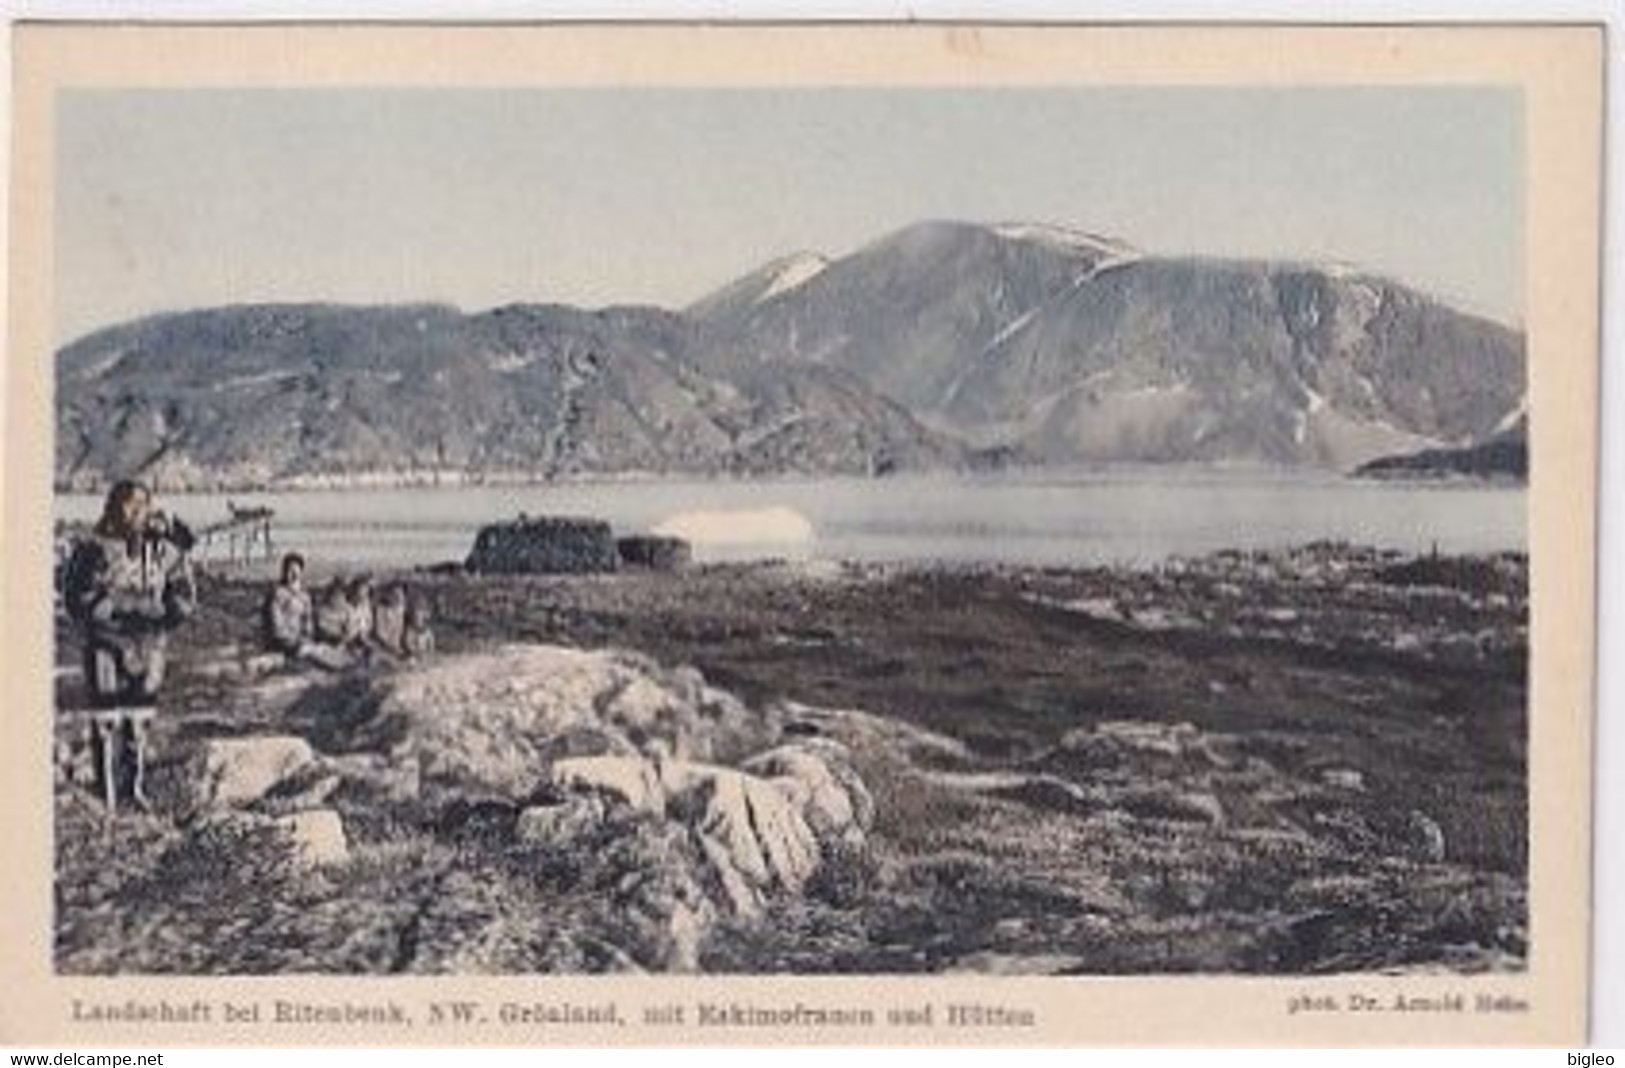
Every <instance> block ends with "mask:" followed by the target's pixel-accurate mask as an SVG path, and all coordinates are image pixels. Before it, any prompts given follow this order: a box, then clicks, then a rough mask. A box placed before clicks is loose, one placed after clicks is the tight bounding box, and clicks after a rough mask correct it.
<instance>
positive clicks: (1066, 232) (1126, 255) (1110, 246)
mask: <svg viewBox="0 0 1625 1068" xmlns="http://www.w3.org/2000/svg"><path fill="white" fill-rule="evenodd" d="M993 232H994V233H995V234H998V235H999V236H1000V237H1003V238H1007V239H1009V240H1011V241H1029V242H1032V243H1033V244H1037V245H1043V246H1045V247H1046V248H1051V249H1054V250H1055V251H1057V252H1067V253H1082V254H1085V255H1089V256H1102V257H1109V258H1111V259H1112V260H1114V261H1117V262H1123V261H1125V260H1128V259H1132V258H1134V257H1136V256H1138V255H1139V253H1138V252H1137V251H1136V250H1135V249H1134V248H1133V246H1131V245H1129V244H1127V243H1125V242H1122V241H1119V240H1117V239H1116V238H1114V237H1102V236H1101V235H1099V234H1091V233H1089V232H1087V231H1084V230H1073V229H1071V228H1070V227H1066V226H1054V225H1051V224H1048V223H1004V224H1002V225H999V226H995V227H993Z"/></svg>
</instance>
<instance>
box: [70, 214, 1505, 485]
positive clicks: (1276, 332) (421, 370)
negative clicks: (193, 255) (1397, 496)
mask: <svg viewBox="0 0 1625 1068" xmlns="http://www.w3.org/2000/svg"><path fill="white" fill-rule="evenodd" d="M1524 392H1525V383H1524V341H1523V337H1522V335H1521V334H1520V333H1518V332H1515V331H1513V330H1511V329H1508V328H1506V327H1503V326H1500V325H1498V324H1496V323H1493V322H1490V321H1487V320H1484V319H1481V318H1477V317H1474V316H1471V315H1468V314H1465V313H1462V312H1459V311H1456V310H1454V309H1452V308H1450V307H1448V306H1446V305H1444V304H1441V303H1439V302H1437V301H1435V300H1433V299H1431V298H1429V297H1427V296H1425V295H1423V294H1421V293H1419V292H1417V291H1415V290H1413V289H1410V288H1408V287H1406V286H1404V285H1402V284H1400V283H1398V282H1394V281H1392V280H1388V279H1384V278H1379V277H1376V276H1373V275H1370V274H1365V273H1362V272H1359V271H1356V270H1352V269H1349V268H1345V267H1341V266H1337V265H1328V264H1309V263H1277V262H1263V261H1256V262H1255V261H1223V260H1210V259H1199V258H1192V257H1181V256H1165V255H1152V254H1149V253H1145V252H1142V251H1140V250H1137V249H1134V248H1132V247H1130V246H1128V245H1126V244H1124V243H1123V242H1121V241H1117V240H1114V239H1111V238H1106V237H1100V236H1098V235H1093V234H1087V233H1083V232H1080V231H1074V230H1068V229H1064V228H1060V227H1054V226H1041V225H1026V224H1022V225H1005V226H982V225H972V224H967V223H956V222H928V223H920V224H917V225H914V226H910V227H907V228H905V229H903V230H900V231H898V232H896V233H893V234H889V235H886V236H884V237H881V238H879V239H878V240H876V241H875V242H873V243H871V244H869V245H867V246H865V247H863V248H861V249H858V250H857V251H855V252H852V253H850V254H848V255H845V256H841V257H836V258H831V257H827V256H823V255H819V254H813V253H807V254H800V255H797V256H793V257H789V258H786V259H783V260H779V261H775V262H774V263H771V264H768V265H767V266H765V267H763V268H760V269H758V270H756V271H753V272H751V273H749V274H747V275H745V276H744V277H742V278H741V279H739V280H737V281H736V282H734V283H732V284H730V285H728V286H725V287H724V288H723V289H721V290H720V291H718V292H717V293H714V294H712V295H710V296H708V297H705V298H703V299H701V300H699V301H697V302H695V303H694V304H692V305H690V306H689V307H688V308H685V309H683V310H681V311H671V310H663V309H657V308H648V307H611V308H604V309H599V310H590V311H589V310H583V309H578V308H572V307H566V306H561V305H556V304H522V305H513V306H509V307H503V308H497V309H493V310H489V311H483V312H479V313H473V314H465V313H463V312H460V311H458V310H456V309H453V308H449V307H445V306H440V305H418V306H395V307H341V306H331V305H314V304H312V305H258V306H237V307H227V308H215V309H199V310H194V311H188V312H178V313H175V314H168V315H159V316H155V317H152V318H148V319H143V320H140V321H137V322H133V323H128V324H124V325H120V326H114V327H110V328H108V329H105V330H102V331H99V332H97V333H94V334H92V335H90V336H88V337H85V338H81V339H78V340H76V341H74V342H73V343H71V344H69V345H67V346H66V347H64V348H63V349H62V350H61V351H60V352H59V354H58V358H57V432H56V433H57V450H56V471H55V475H56V481H57V483H58V485H59V486H61V487H69V488H75V489H83V490H88V489H93V488H96V487H99V486H102V485H105V484H107V483H108V482H110V481H111V480H113V479H116V478H119V477H126V476H129V475H139V476H142V477H145V478H147V479H149V480H152V481H155V482H156V483H158V484H159V486H160V487H161V488H165V489H178V488H194V489H196V488H227V489H253V488H272V487H297V486H308V485H327V484H335V483H337V484H343V483H346V482H353V481H357V480H363V479H369V480H374V481H380V480H381V481H408V482H409V481H431V480H436V479H447V480H470V479H473V480H478V479H485V478H497V477H521V478H535V479H544V478H556V477H568V476H572V475H605V474H621V473H629V472H638V473H655V474H673V473H683V474H706V475H717V474H735V475H760V474H775V475H776V474H787V473H819V474H830V473H841V474H860V475H869V474H884V473H887V472H889V471H894V470H900V469H916V470H918V469H956V468H963V467H966V466H981V465H987V464H991V463H1001V464H1008V463H1016V464H1075V463H1079V462H1094V461H1112V460H1131V461H1142V462H1171V461H1187V462H1188V461H1244V462H1265V463H1272V464H1288V465H1295V464H1307V465H1317V466H1322V467H1332V468H1337V469H1348V468H1352V467H1353V466H1355V465H1357V464H1359V463H1362V462H1365V461H1367V460H1371V459H1374V458H1377V457H1381V456H1386V455H1393V454H1401V453H1410V452H1415V451H1418V450H1421V449H1426V448H1446V447H1448V448H1459V447H1464V446H1472V445H1476V444H1480V443H1482V442H1483V441H1485V440H1486V439H1487V438H1489V437H1490V436H1491V435H1493V434H1494V433H1495V432H1496V431H1497V430H1498V429H1500V428H1501V427H1502V426H1503V424H1504V423H1505V421H1506V420H1507V418H1508V417H1509V413H1513V412H1515V411H1517V410H1519V409H1520V406H1521V404H1522V401H1523V397H1524Z"/></svg>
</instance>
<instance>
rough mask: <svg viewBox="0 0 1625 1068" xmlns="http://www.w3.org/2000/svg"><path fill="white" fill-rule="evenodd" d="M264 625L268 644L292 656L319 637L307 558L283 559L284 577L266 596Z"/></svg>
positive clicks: (294, 554) (298, 556)
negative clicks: (306, 587)
mask: <svg viewBox="0 0 1625 1068" xmlns="http://www.w3.org/2000/svg"><path fill="white" fill-rule="evenodd" d="M261 622H262V625H263V630H264V635H265V644H266V645H267V646H269V647H270V648H271V649H272V650H273V651H275V652H279V653H281V654H283V655H284V656H286V657H288V658H289V659H293V658H296V657H299V656H302V655H303V654H304V652H305V648H306V646H308V645H309V644H310V641H311V639H312V638H313V637H314V636H315V609H314V607H313V606H312V604H311V601H310V591H309V590H307V589H305V558H304V557H303V556H301V555H299V554H298V553H288V554H287V555H286V556H284V557H283V558H282V578H281V580H280V581H279V582H277V584H276V585H274V586H272V587H271V590H270V592H269V593H268V594H267V595H266V597H265V607H264V610H263V617H262V621H261Z"/></svg>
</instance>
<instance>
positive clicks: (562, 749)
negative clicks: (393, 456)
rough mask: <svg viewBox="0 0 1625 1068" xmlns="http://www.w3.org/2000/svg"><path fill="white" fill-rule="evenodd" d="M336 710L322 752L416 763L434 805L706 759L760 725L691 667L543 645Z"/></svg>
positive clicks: (362, 697) (476, 657) (405, 675)
mask: <svg viewBox="0 0 1625 1068" xmlns="http://www.w3.org/2000/svg"><path fill="white" fill-rule="evenodd" d="M324 700H325V699H324V698H323V696H322V695H321V694H317V695H316V696H315V697H314V698H313V699H312V703H315V704H320V703H323V701H324ZM330 700H331V701H332V702H333V703H334V704H335V705H336V706H338V707H333V708H330V709H328V711H327V713H326V717H327V718H326V719H325V721H324V730H325V733H327V734H328V735H329V737H328V738H327V739H326V746H327V747H328V748H331V749H337V750H340V751H347V752H362V753H378V754H383V755H384V756H386V757H387V758H388V760H389V761H390V762H392V763H397V764H399V763H402V762H409V763H413V764H415V765H416V766H417V767H418V769H419V788H420V792H421V795H422V796H423V797H425V798H426V799H429V800H433V799H435V798H439V797H485V796H495V797H505V798H510V799H516V800H519V799H524V798H528V797H530V796H531V795H532V794H534V793H535V792H536V791H537V790H538V789H539V788H541V787H543V786H547V785H549V784H550V783H551V782H552V777H553V775H554V774H555V769H563V770H559V771H558V774H559V775H560V776H564V777H568V776H570V775H575V776H577V777H579V778H581V779H582V780H583V781H586V780H587V779H589V778H593V777H594V776H596V778H597V780H603V781H607V780H608V778H609V777H611V776H612V775H613V774H614V773H613V771H612V770H611V769H612V768H613V765H611V764H609V763H606V762H603V761H599V762H597V763H592V762H590V760H591V758H600V757H605V756H613V755H639V756H644V755H646V754H648V753H651V752H655V751H657V750H658V751H663V752H666V753H669V754H671V755H673V756H676V757H678V758H682V759H701V760H704V759H710V758H711V757H713V756H714V755H717V754H727V753H730V752H735V751H738V750H739V748H740V747H741V746H742V745H746V744H748V743H749V739H750V738H751V737H752V735H753V734H754V733H755V732H756V731H757V730H759V729H760V728H759V727H758V722H759V717H755V716H753V715H751V714H750V713H749V712H747V710H746V709H745V707H744V705H742V704H741V703H740V702H739V701H738V699H737V698H735V697H734V696H733V695H731V694H729V693H727V692H725V691H722V690H718V689H716V688H714V687H712V686H709V685H707V684H706V682H705V680H704V679H703V678H702V677H701V676H700V674H699V673H698V672H696V671H694V670H693V669H691V668H663V667H661V666H659V665H658V664H656V663H654V662H653V661H652V660H649V659H648V658H646V657H642V656H638V655H636V654H633V653H627V652H620V651H614V650H595V651H585V650H580V649H566V648H562V647H558V646H546V645H514V646H506V647H503V648H499V649H496V650H494V651H491V652H488V653H474V654H467V655H462V656H442V657H439V658H438V659H437V660H435V661H434V662H433V663H430V664H425V665H421V666H417V667H412V668H408V669H406V670H403V671H399V672H396V673H394V674H391V675H387V676H383V677H380V678H378V679H376V680H374V681H373V682H372V683H371V684H370V686H369V687H368V688H367V689H366V690H365V691H364V692H361V693H353V692H334V693H333V694H332V695H331V698H330ZM581 758H589V761H588V762H583V761H582V760H581ZM572 761H573V763H572ZM571 769H573V770H571ZM589 769H590V770H589ZM623 785H625V783H624V782H623ZM627 789H631V787H629V786H628V787H627Z"/></svg>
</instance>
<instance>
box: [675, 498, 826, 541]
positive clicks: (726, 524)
mask: <svg viewBox="0 0 1625 1068" xmlns="http://www.w3.org/2000/svg"><path fill="white" fill-rule="evenodd" d="M654 533H656V534H658V535H660V536H662V537H668V538H683V539H685V540H687V541H689V542H692V543H693V544H695V545H697V546H699V545H799V544H802V543H804V542H809V541H811V540H812V537H813V526H812V523H810V522H808V520H807V517H806V516H804V515H802V514H801V513H800V512H798V511H796V510H795V509H794V508H784V507H775V508H737V509H717V510H697V511H692V512H679V513H678V514H676V515H674V516H670V517H668V518H667V519H664V520H662V521H661V522H660V524H659V525H657V526H656V527H655V528H654Z"/></svg>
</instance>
